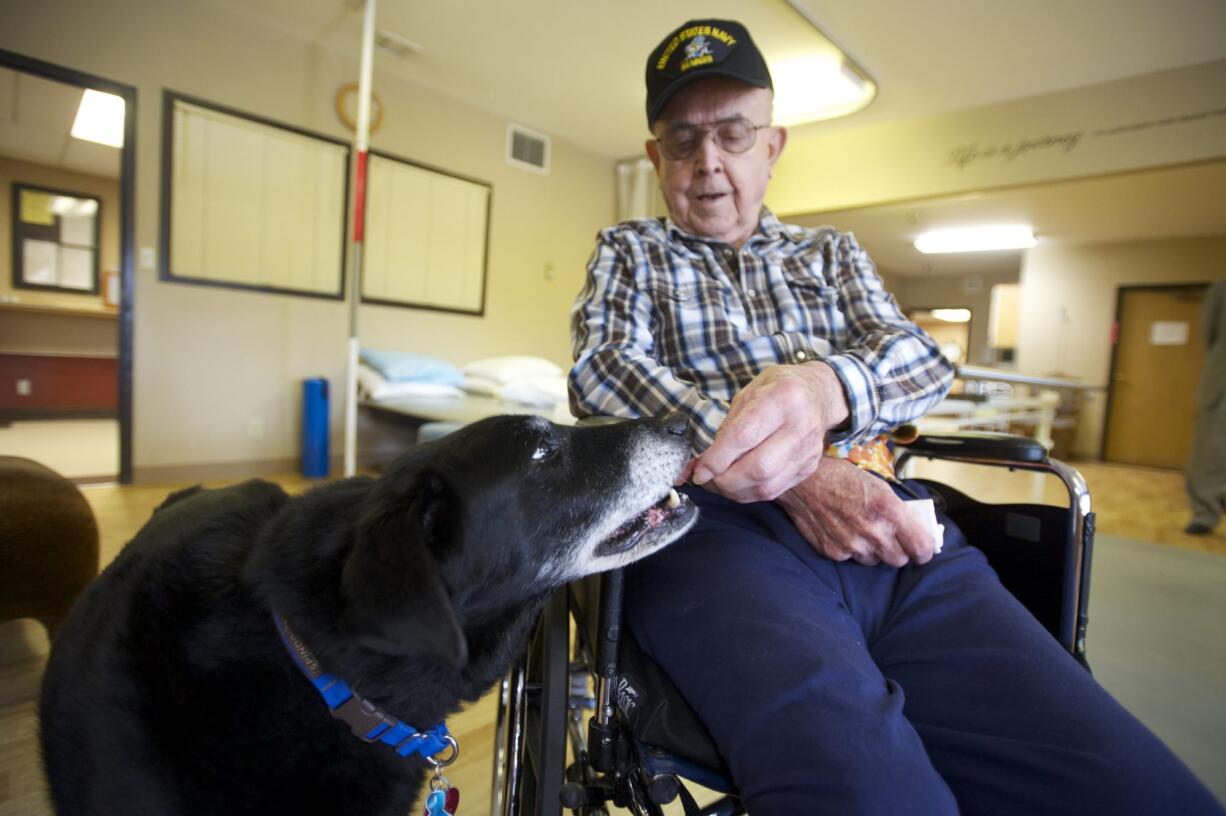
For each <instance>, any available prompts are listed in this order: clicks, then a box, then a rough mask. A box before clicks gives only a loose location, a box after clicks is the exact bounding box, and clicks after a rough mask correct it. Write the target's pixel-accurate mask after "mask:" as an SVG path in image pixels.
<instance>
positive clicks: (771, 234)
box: [663, 206, 794, 246]
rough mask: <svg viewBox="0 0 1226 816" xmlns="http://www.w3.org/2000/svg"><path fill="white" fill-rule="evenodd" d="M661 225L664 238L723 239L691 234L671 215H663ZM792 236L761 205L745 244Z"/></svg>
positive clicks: (686, 240) (790, 237) (713, 242)
mask: <svg viewBox="0 0 1226 816" xmlns="http://www.w3.org/2000/svg"><path fill="white" fill-rule="evenodd" d="M663 226H664V232H665V237H666V239H671V238H678V239H680V240H682V241H684V242H686V243H690V242H698V243H703V244H723V243H724V242H723V241H719V240H716V239H715V238H707V237H705V236H702V235H692V234H691V233H688V232H686V231H685V230H683V229H681V227H679V226H677V224H676V222H674V221H673V219H672V216H665V217H664V219H663ZM793 237H794V236H792V234H791V233H790V232H789V231H788V229H787V227H786V226H785V225H784V223H783V222H782V221H780V220H779V218H778V216H776V215H775V214H774V213H773V212H771V211H770V208H768V207H765V206H763V207H762V212H761V214H760V215H759V216H758V227H757V229H755V230H754V231H753V234H751V235H750V236H749V240H748V241H746V242H745V245H746V246H749V245H750V244H755V243H763V242H764V243H775V242H778V241H781V240H784V239H793Z"/></svg>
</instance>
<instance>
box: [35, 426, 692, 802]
mask: <svg viewBox="0 0 1226 816" xmlns="http://www.w3.org/2000/svg"><path fill="white" fill-rule="evenodd" d="M684 434H685V422H684V421H683V420H681V419H680V418H678V417H671V418H669V419H667V420H664V421H640V422H627V423H620V424H615V425H607V426H599V427H591V428H565V427H561V426H557V425H553V424H551V423H548V422H545V421H544V420H541V419H537V418H533V417H516V416H502V417H493V418H491V419H487V420H483V421H482V422H479V423H475V424H473V425H470V426H468V427H466V428H464V429H462V430H460V431H457V432H456V433H454V434H452V435H450V436H448V437H445V438H443V439H441V440H438V441H437V442H433V443H430V444H428V445H423V446H421V447H419V448H416V449H414V450H413V451H412V452H411V453H409V454H408V455H406V456H405V457H403V458H402V459H401V460H399V461H398V462H397V463H396V464H395V465H394V466H393V467H392V468H391V469H390V470H389V471H388V473H387V474H386V475H385V476H383V477H382V478H380V479H377V480H372V479H366V478H358V479H349V480H345V481H342V482H336V483H333V484H329V485H325V486H323V487H320V488H318V489H316V490H313V491H311V492H308V493H306V494H305V495H303V496H301V497H298V498H293V499H291V498H288V497H287V496H286V495H285V493H284V492H282V490H281V489H280V488H279V487H277V486H275V485H273V484H269V483H267V482H260V481H249V482H246V483H244V484H241V485H238V486H236V487H231V488H227V489H224V490H201V489H200V488H191V489H189V490H185V491H182V492H180V493H177V494H175V495H173V496H171V497H170V498H169V499H168V500H167V501H166V502H165V503H164V504H163V505H162V507H160V508H159V509H158V510H157V511H155V513H154V515H153V517H152V518H151V519H150V521H149V523H148V524H146V525H145V527H144V528H143V529H142V530H141V531H140V533H138V534H137V536H136V537H135V538H134V539H133V540H132V542H131V543H130V544H129V545H128V546H127V547H126V548H125V549H124V551H123V552H122V553H121V554H120V555H119V557H118V558H116V559H115V561H114V563H113V564H112V565H111V566H110V567H108V568H107V569H106V571H105V572H104V573H103V574H102V575H101V576H100V577H99V578H98V580H97V581H96V582H95V583H94V584H93V585H92V586H91V587H90V588H89V589H88V590H87V592H86V593H85V595H84V596H82V598H81V600H80V602H79V603H78V604H77V606H76V607H75V608H74V610H73V612H72V614H71V615H70V617H69V619H68V621H67V623H66V624H65V626H64V629H63V630H62V631H61V633H60V636H59V637H58V638H57V640H56V642H55V645H54V648H53V649H52V652H51V656H50V659H49V662H48V664H47V672H46V676H45V679H44V681H43V689H42V700H41V709H40V715H41V720H42V741H43V753H44V759H45V762H46V767H47V775H48V778H49V781H50V785H51V791H52V794H53V797H54V800H55V804H56V808H57V810H58V812H59V813H60V814H61V816H75V814H123V815H124V816H144V815H145V814H148V815H149V816H154V815H155V814H156V816H168V815H169V814H208V816H221V814H225V815H226V816H233V815H234V814H280V813H286V814H288V813H302V814H347V815H348V814H362V816H375V815H377V814H389V816H390V815H391V814H395V816H404V814H406V813H407V812H408V808H409V807H410V805H411V803H412V800H413V798H414V796H415V795H416V793H417V791H418V788H419V786H420V784H421V783H422V781H423V773H424V769H425V768H426V767H427V766H426V761H425V759H424V758H423V757H422V756H420V755H410V756H409V757H408V758H405V757H403V756H398V755H397V751H396V749H395V747H394V744H395V743H397V742H399V741H400V739H401V737H402V736H407V735H408V734H410V733H412V731H413V730H421V731H428V730H429V729H430V727H431V726H434V725H435V724H437V723H440V722H442V721H443V720H444V719H445V718H446V717H447V716H448V715H449V714H451V713H453V712H455V711H456V710H457V708H458V707H459V705H460V703H461V702H462V701H472V700H475V699H477V698H478V697H479V696H480V695H481V694H482V692H484V691H485V690H486V689H487V688H488V687H489V686H491V685H492V684H493V683H494V681H495V680H497V679H498V678H499V677H500V676H502V675H503V674H504V673H505V672H506V671H507V669H508V668H509V667H510V665H511V663H512V662H513V660H514V659H515V657H516V655H517V654H518V653H520V652H521V650H522V649H523V646H524V644H525V641H526V638H527V634H528V632H529V630H530V627H531V624H532V622H533V620H534V618H535V616H536V615H537V613H538V612H539V610H540V608H541V606H542V604H543V602H544V600H545V598H546V597H547V596H548V594H549V593H550V592H551V591H552V590H553V589H555V588H556V587H558V586H561V585H562V584H563V583H565V582H567V581H570V580H572V579H574V578H577V577H579V576H582V575H585V574H590V573H594V572H599V571H602V570H607V569H611V568H613V567H617V566H621V565H623V564H627V563H630V562H631V561H634V560H636V559H638V558H642V557H643V556H646V555H648V554H650V553H652V552H654V551H655V550H657V549H659V548H660V547H663V546H664V545H665V544H667V543H668V542H670V541H672V540H673V539H675V538H677V537H678V536H680V535H681V534H682V533H684V532H685V531H686V530H687V529H689V527H690V526H691V525H692V524H693V522H694V520H695V519H696V517H697V511H696V510H695V508H694V507H693V505H691V504H690V503H689V502H688V501H686V500H685V498H684V497H678V494H677V493H676V491H674V490H672V485H673V482H674V480H675V479H676V478H677V476H678V475H679V473H680V472H681V471H682V470H683V468H684V465H685V462H686V461H687V459H688V457H689V452H690V449H689V444H688V442H687V441H686V439H685V435H684ZM279 627H280V628H281V630H282V633H281V634H279V632H278V628H279ZM321 672H322V673H323V674H325V675H330V676H332V677H334V678H337V679H339V680H341V681H343V683H342V684H341V686H336V687H329V688H328V689H327V690H326V691H325V692H324V696H321V692H320V691H318V690H317V687H319V686H326V685H327V683H328V682H329V681H327V680H324V681H318V682H317V683H316V684H314V685H313V683H312V682H311V681H310V680H309V679H308V677H307V676H304V675H308V674H312V673H321ZM345 684H347V685H348V686H349V687H351V688H352V691H353V694H354V697H353V698H351V699H350V700H349V701H348V702H347V703H344V704H341V705H339V706H338V707H337V711H336V712H335V714H334V713H333V712H332V711H330V706H331V705H332V704H333V703H334V702H335V701H334V700H329V701H327V702H326V701H325V697H326V696H327V694H329V693H335V692H336V691H337V689H338V688H341V687H342V686H344V685H345ZM334 717H340V718H341V719H336V718H334ZM394 719H398V720H399V721H400V723H402V724H405V725H407V729H406V728H405V727H404V726H403V725H402V726H398V727H399V728H400V730H399V731H397V732H396V737H395V738H394V739H392V740H390V742H391V743H392V744H385V742H384V741H382V740H380V739H377V738H373V737H372V736H371V735H372V734H376V733H378V732H380V731H382V732H383V733H384V736H387V734H388V733H391V732H390V731H388V730H387V729H388V728H392V729H393V730H394V729H395V728H396V727H397V726H396V725H395V724H394V722H392V723H389V720H394ZM351 729H353V730H355V731H358V732H361V734H364V735H365V737H366V738H365V739H364V738H363V737H362V736H361V735H358V736H355V734H354V733H352V732H351ZM368 729H369V733H367V730H368ZM436 737H437V735H436ZM367 739H370V740H372V741H367ZM411 741H412V740H409V741H406V742H405V743H403V744H402V745H401V747H402V749H404V748H405V746H407V745H409V742H411ZM414 744H416V745H418V746H421V745H422V744H424V745H425V746H426V747H424V748H422V749H421V750H423V751H424V752H427V753H428V752H431V751H434V750H438V749H439V748H440V747H441V743H438V740H437V739H435V740H434V742H433V743H431V742H430V741H429V740H425V741H424V743H423V740H422V738H421V737H418V738H416V742H415V743H414Z"/></svg>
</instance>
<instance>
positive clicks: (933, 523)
mask: <svg viewBox="0 0 1226 816" xmlns="http://www.w3.org/2000/svg"><path fill="white" fill-rule="evenodd" d="M903 504H905V505H906V506H907V509H909V510H910V511H911V513H912V514H913V515H914V516H915V518H916V519H918V520H919V522H920V523H921V524H923V525H924V529H926V530H927V531H928V534H929V535H931V536H932V552H933V554H934V555H935V554H936V553H939V552H940V551H941V547H942V546H943V545H944V543H945V525H944V524H938V523H937V510H936V507H935V506H933V504H932V499H913V500H911V501H906V502H903Z"/></svg>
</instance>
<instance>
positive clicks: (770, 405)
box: [694, 362, 848, 502]
mask: <svg viewBox="0 0 1226 816" xmlns="http://www.w3.org/2000/svg"><path fill="white" fill-rule="evenodd" d="M847 416H848V408H847V396H846V394H845V393H844V391H843V384H842V383H841V382H840V381H839V378H838V376H837V375H836V374H835V373H834V369H832V368H831V367H830V366H828V365H826V364H825V363H821V362H811V363H804V364H802V365H776V366H769V367H767V368H765V369H763V370H762V372H761V373H760V374H758V376H756V377H754V378H753V381H752V382H750V383H749V385H747V386H745V387H744V388H743V389H741V390H740V391H739V392H737V395H736V396H735V397H733V399H732V404H731V406H730V407H729V409H728V415H727V416H726V417H724V421H723V422H722V423H721V424H720V426H719V430H717V431H716V433H715V441H714V442H712V443H711V447H709V448H707V449H706V450H705V451H704V452H703V454H702V455H701V456H699V457H698V461H697V462H696V463H695V468H694V483H695V484H701V485H705V486H706V487H707V488H708V489H711V490H714V491H715V492H716V493H720V494H722V495H724V496H727V497H728V498H730V499H733V500H735V501H739V502H753V501H767V500H769V499H773V498H775V497H777V496H779V495H780V494H782V493H783V492H784V491H785V490H788V489H789V488H791V487H792V486H793V485H796V484H797V483H799V482H800V481H801V480H803V479H805V478H806V477H808V476H809V475H810V474H812V473H813V471H814V470H816V469H817V466H818V464H820V462H821V458H822V451H823V449H824V448H825V447H826V441H825V439H826V432H827V431H828V430H830V429H831V428H835V427H837V426H838V425H839V424H841V423H842V422H843V421H844V420H846V419H847Z"/></svg>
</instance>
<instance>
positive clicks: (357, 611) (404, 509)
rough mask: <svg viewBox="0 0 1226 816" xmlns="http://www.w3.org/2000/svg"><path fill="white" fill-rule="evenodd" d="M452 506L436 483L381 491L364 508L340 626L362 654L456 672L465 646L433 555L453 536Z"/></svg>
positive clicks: (345, 580) (344, 584) (344, 579)
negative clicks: (434, 663)
mask: <svg viewBox="0 0 1226 816" xmlns="http://www.w3.org/2000/svg"><path fill="white" fill-rule="evenodd" d="M451 502H452V498H451V496H450V495H449V493H448V491H447V490H446V489H445V487H444V486H443V484H442V481H441V480H440V479H438V478H437V477H432V476H430V475H428V474H415V475H413V476H412V477H410V481H409V483H408V485H407V489H406V487H405V486H398V485H392V484H390V483H382V484H380V485H378V486H377V487H376V490H375V492H374V493H373V494H372V495H371V497H370V500H369V501H368V502H367V507H366V508H365V510H364V512H363V514H362V517H361V520H360V521H359V524H358V531H357V540H356V542H355V543H354V547H353V551H352V552H351V553H350V554H349V558H348V559H347V560H346V562H345V566H344V569H343V571H342V574H341V595H342V597H343V598H344V613H343V615H344V620H343V624H344V625H345V626H346V627H347V628H348V629H349V630H350V631H352V632H354V633H355V634H356V635H357V636H358V639H359V641H360V642H361V643H362V644H363V645H364V646H366V647H368V648H370V649H374V650H376V651H379V652H384V653H386V654H394V655H405V656H417V657H427V658H431V659H434V660H438V661H440V662H442V663H445V664H447V665H449V666H451V667H452V668H455V669H459V668H462V667H463V666H464V664H465V663H467V662H468V644H467V642H466V641H465V638H464V632H463V630H462V629H461V628H460V624H459V622H458V621H457V620H456V617H455V613H454V612H453V611H452V608H451V598H450V596H449V595H448V594H447V588H446V587H445V586H444V585H443V582H442V580H441V578H440V577H439V574H438V566H437V563H436V562H435V560H434V556H433V555H432V551H438V549H439V548H440V547H441V546H446V544H448V543H449V542H447V541H443V540H441V539H442V538H444V537H447V536H453V535H456V534H457V528H456V527H455V526H454V525H453V524H451V523H450V522H449V518H450V517H451V510H452V509H453V508H451V507H449V506H448V505H449V504H450V503H451Z"/></svg>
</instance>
